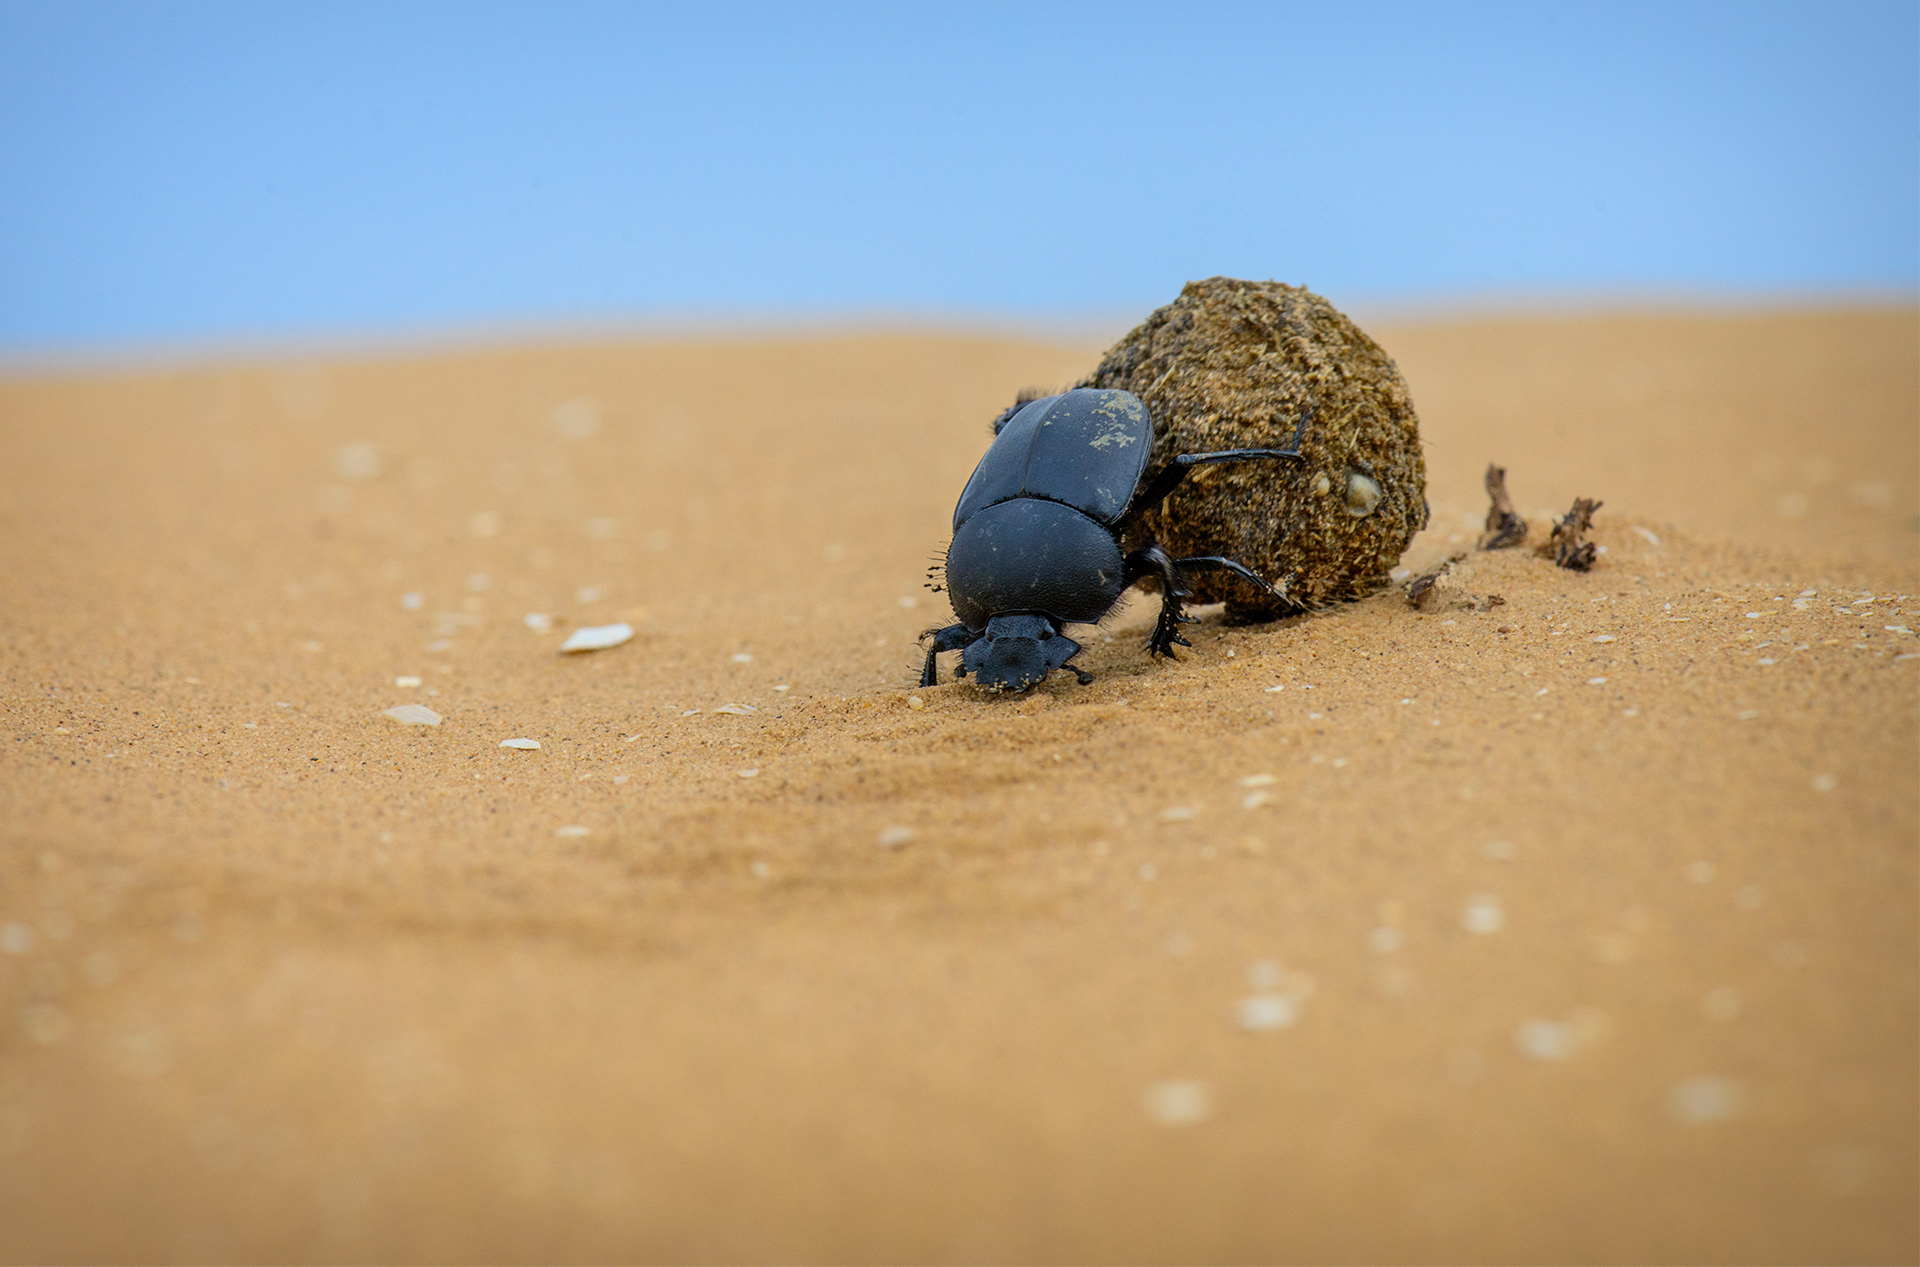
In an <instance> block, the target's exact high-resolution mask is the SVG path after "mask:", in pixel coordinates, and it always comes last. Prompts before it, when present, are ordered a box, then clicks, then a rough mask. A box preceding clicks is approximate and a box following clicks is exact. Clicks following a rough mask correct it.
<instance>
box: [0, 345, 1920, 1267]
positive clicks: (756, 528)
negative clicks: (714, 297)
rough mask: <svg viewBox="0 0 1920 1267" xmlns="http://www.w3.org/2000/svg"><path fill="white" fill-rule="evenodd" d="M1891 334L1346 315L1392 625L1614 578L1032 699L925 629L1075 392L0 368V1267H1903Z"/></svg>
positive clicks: (720, 351)
mask: <svg viewBox="0 0 1920 1267" xmlns="http://www.w3.org/2000/svg"><path fill="white" fill-rule="evenodd" d="M1917 326H1920V322H1917V321H1916V317H1915V315H1914V314H1913V313H1911V312H1885V313H1874V312H1830V313H1787V314H1777V315H1759V316H1741V317H1729V316H1717V317H1710V316H1698V317H1688V316H1665V317H1646V318H1626V317H1619V318H1607V319H1599V318H1592V319H1571V318H1569V319H1562V320H1546V319H1538V320H1528V321H1511V322H1480V323H1475V324H1455V325H1437V326H1425V327H1417V328H1405V329H1381V330H1375V331H1373V333H1374V334H1375V335H1376V337H1378V338H1379V339H1380V341H1381V342H1382V343H1383V344H1384V345H1385V346H1386V348H1387V349H1388V350H1389V351H1390V352H1392V353H1393V354H1394V355H1395V356H1396V358H1398V360H1399V362H1400V364H1401V366H1402V367H1403V369H1404V370H1405V372H1406V374H1407V376H1408V379H1409V381H1410V383H1411V384H1412V387H1413V391H1414V398H1415V400H1416V402H1417V404H1418V406H1419V408H1420V412H1421V417H1422V423H1423V431H1424V434H1425V436H1426V440H1427V455H1428V462H1429V469H1430V471H1431V473H1432V480H1431V487H1430V497H1431V501H1432V504H1433V510H1434V516H1433V525H1432V527H1431V528H1430V529H1429V531H1428V532H1427V533H1425V534H1424V535H1423V536H1422V537H1421V538H1420V539H1419V540H1418V541H1417V542H1416V543H1415V546H1414V548H1413V550H1412V551H1411V552H1410V554H1409V556H1408V559H1407V562H1408V564H1409V565H1410V566H1414V567H1422V566H1425V565H1426V564H1429V563H1432V562H1434V561H1436V560H1438V559H1441V558H1443V557H1445V556H1446V555H1447V554H1448V553H1450V552H1453V551H1458V550H1464V549H1468V548H1469V547H1470V546H1471V543H1472V540H1473V536H1474V533H1475V531H1476V529H1477V527H1478V524H1479V520H1480V517H1481V515H1482V514H1483V513H1484V509H1485V502H1484V500H1483V497H1482V494H1481V491H1480V486H1479V480H1480V473H1481V471H1482V469H1483V468H1484V466H1485V465H1486V463H1487V462H1488V461H1489V460H1498V461H1500V462H1502V463H1503V464H1505V465H1506V466H1507V467H1508V468H1509V469H1510V472H1511V475H1510V482H1511V485H1512V487H1513V490H1514V492H1515V494H1516V496H1517V498H1518V501H1519V504H1520V507H1521V509H1522V510H1523V511H1524V512H1525V513H1527V514H1528V515H1529V517H1531V518H1533V519H1534V520H1535V523H1534V538H1533V539H1534V541H1535V542H1536V543H1537V542H1539V541H1541V540H1543V539H1544V536H1545V531H1546V527H1547V524H1546V522H1545V514H1546V513H1547V512H1550V511H1556V512H1557V511H1563V510H1564V509H1565V508H1566V505H1567V504H1568V502H1570V501H1571V499H1572V498H1573V497H1574V496H1575V495H1579V494H1584V495H1589V496H1594V497H1599V498H1601V499H1603V500H1604V502H1605V507H1604V509H1603V510H1602V511H1601V513H1600V516H1599V520H1598V532H1597V540H1598V541H1599V542H1600V543H1601V544H1602V545H1604V546H1605V547H1606V553H1605V554H1604V555H1603V556H1602V557H1601V561H1600V564H1599V566H1598V568H1596V570H1595V571H1593V572H1592V573H1590V574H1586V575H1580V574H1574V573H1568V572H1563V571H1559V570H1557V569H1555V568H1553V567H1552V566H1551V565H1550V564H1548V563H1547V562H1545V561H1543V560H1541V559H1540V558H1538V557H1536V556H1535V555H1534V554H1533V553H1532V552H1531V551H1527V550H1516V551H1507V552H1502V553H1499V554H1493V555H1482V556H1478V557H1475V558H1471V559H1469V560H1468V561H1467V563H1466V564H1465V565H1464V566H1463V568H1462V570H1461V571H1460V572H1459V573H1458V575H1457V579H1458V582H1459V587H1460V593H1461V595H1462V596H1463V597H1462V602H1465V601H1467V600H1466V596H1472V595H1477V596H1480V597H1481V598H1482V599H1486V598H1487V597H1488V596H1491V595H1499V596H1500V597H1501V598H1503V599H1504V600H1505V601H1504V603H1503V604H1501V605H1498V606H1490V607H1489V608H1488V609H1487V610H1486V611H1484V612H1482V611H1476V610H1473V609H1471V608H1470V607H1462V608H1459V609H1456V610H1451V611H1439V612H1435V613H1432V614H1422V613H1416V612H1414V611H1412V610H1410V609H1409V608H1408V607H1407V605H1406V603H1405V602H1404V600H1403V599H1402V598H1401V597H1399V596H1398V595H1397V594H1395V593H1387V594H1382V595H1380V596H1378V597H1376V598H1374V599H1372V600H1369V601H1367V602H1364V603H1361V604H1357V605H1353V606H1350V607H1344V608H1340V609H1336V610H1331V611H1327V612H1324V613H1321V614H1319V615H1316V616H1313V617H1308V618H1302V619H1297V620H1292V621H1287V622H1284V623H1281V624H1277V625H1272V626H1265V627H1257V628H1226V627H1222V626H1221V625H1220V624H1219V623H1218V621H1217V620H1214V621H1209V622H1207V623H1205V624H1203V625H1201V626H1200V627H1198V629H1197V631H1196V632H1195V633H1193V634H1192V635H1191V636H1192V638H1193V642H1194V644H1195V645H1194V647H1193V649H1192V650H1191V651H1190V652H1187V653H1185V654H1184V655H1183V657H1182V659H1181V661H1180V663H1178V664H1173V665H1170V664H1166V663H1164V662H1163V663H1158V664H1151V663H1149V662H1148V660H1147V657H1146V655H1145V652H1144V647H1143V642H1144V619H1145V610H1144V608H1141V607H1137V606H1136V607H1135V608H1134V609H1132V610H1130V611H1129V612H1128V613H1126V614H1125V615H1123V616H1122V617H1121V618H1120V619H1118V620H1117V621H1115V622H1113V623H1112V626H1111V627H1110V628H1109V629H1108V630H1107V631H1106V633H1107V634H1108V635H1110V637H1107V638H1103V637H1102V636H1100V635H1099V634H1098V633H1096V634H1094V635H1093V636H1092V638H1091V643H1090V647H1089V651H1088V654H1087V655H1086V657H1085V663H1086V664H1087V667H1088V668H1090V669H1091V670H1092V671H1093V673H1094V674H1095V675H1096V677H1097V680H1096V682H1095V683H1094V684H1093V685H1091V686H1088V687H1080V686H1076V685H1074V684H1073V683H1072V680H1071V679H1070V678H1068V679H1064V680H1062V681H1061V682H1059V683H1058V684H1055V685H1052V686H1050V687H1049V688H1047V689H1045V690H1043V691H1040V692H1036V693H1035V694H1033V695H1031V696H1029V697H1026V698H1022V699H990V698H984V697H982V696H980V695H979V694H976V693H975V692H974V690H973V689H972V688H971V687H967V686H956V685H950V684H943V685H941V686H939V687H936V688H934V689H931V690H926V691H911V692H910V691H909V690H908V689H907V688H908V687H909V685H910V684H911V683H912V682H913V681H914V678H915V674H916V673H917V670H918V651H917V649H916V647H915V645H914V637H915V635H916V633H917V632H918V631H919V630H921V629H922V628H925V627H926V626H928V625H931V624H934V623H936V622H937V621H942V620H943V619H945V618H946V617H947V610H946V608H945V606H944V604H942V603H941V602H940V601H939V600H938V599H937V598H936V597H935V596H933V595H930V594H928V593H927V591H925V590H924V589H923V588H921V583H922V580H923V572H924V570H925V568H926V566H927V564H928V562H929V560H930V559H931V558H932V557H933V556H934V555H935V554H936V552H937V551H938V550H939V549H940V548H941V547H942V546H943V545H944V544H945V529H946V524H947V519H948V516H949V514H950V512H951V509H952V505H953V500H954V497H955V496H956V494H957V492H958V490H959V488H960V486H961V484H962V483H963V482H964V480H965V478H966V476H967V473H968V472H969V471H970V470H971V468H972V465H973V463H974V462H975V460H976V459H977V458H978V456H979V454H980V452H981V451H982V449H983V448H984V445H985V443H986V439H987V435H986V424H987V421H988V420H989V419H990V418H992V417H993V416H994V414H995V413H996V412H998V410H999V409H1000V408H1001V407H1002V406H1003V405H1004V404H1005V403H1007V401H1008V400H1009V399H1010V398H1011V396H1012V394H1013V392H1014V391H1015V390H1016V389H1017V388H1019V387H1021V386H1024V385H1027V384H1037V385H1042V386H1045V385H1055V384H1061V383H1065V382H1068V381H1071V380H1072V379H1074V378H1076V377H1077V376H1078V375H1080V374H1081V373H1083V372H1084V371H1085V370H1086V368H1087V367H1088V366H1089V365H1091V364H1092V362H1093V360H1094V359H1095V357H1096V355H1097V352H1098V348H1095V347H1091V346H1088V347H1048V346H1040V345H1034V344H1024V343H1017V342H1006V341H993V340H990V339H984V338H960V337H955V338H934V337H845V338H811V339H795V340H790V341H759V342H754V341H735V342H727V341H709V342H702V343H685V344H673V343H652V344H646V345H637V346H593V347H587V346H579V347H561V348H544V349H532V350H493V351H485V352H475V353H471V354H464V355H444V356H436V357H422V358H414V359H407V360H397V359H396V360H392V361H371V360H368V361H361V362H357V363H353V364H341V365H325V366H304V367H294V368H286V367H278V368H242V369H224V368H223V369H180V370H177V371H171V372H140V373H128V374H125V375H120V376H110V375H99V376H94V377H90V378H81V377H74V378H51V377H48V378H38V379H35V378H21V377H16V378H14V379H12V380H10V381H6V382H4V383H0V446H3V447H0V453H4V455H5V460H4V461H3V462H0V529H4V532H3V533H0V610H3V611H4V618H0V717H4V726H0V738H4V740H5V748H6V754H5V758H4V763H3V764H0V816H3V818H4V826H3V827H0V841H3V842H4V852H0V925H3V927H0V1004H4V1009H5V1010H4V1018H0V1019H4V1027H0V1258H4V1259H5V1260H7V1261H13V1262H24V1261H72V1260H86V1261H103V1260H147V1261H165V1260H176V1259H177V1260H195V1261H226V1260H246V1261H309V1260H327V1261H354V1260H380V1261H403V1260H420V1261H426V1260H432V1261H448V1260H464V1259H472V1260H513V1261H530V1260H545V1259H568V1260H596V1261H597V1260H612V1259H671V1260H729V1261H740V1260H755V1259H773V1260H783V1261H809V1260H861V1261H867V1260H886V1261H916V1260H929V1261H942V1260H946V1261H993V1260H1052V1261H1089V1260H1141V1261H1144V1260H1169V1261H1187V1260H1206V1261H1229V1260H1316V1261H1346V1260H1368V1259H1372V1260H1387V1259H1391V1260H1424V1259H1435V1260H1460V1261H1548V1260H1582V1261H1589V1260H1595V1261H1635V1260H1662V1261H1700V1262H1706V1261H1728V1262H1733V1261H1741V1262H1757V1261H1822V1262H1833V1261H1888V1262H1892V1261H1909V1262H1910V1261H1912V1260H1913V1259H1914V1257H1915V1256H1916V1254H1920V1243H1917V1240H1916V1215H1917V1211H1916V1196H1915V1194H1916V1191H1917V1190H1920V1157H1917V1156H1916V1121H1917V1120H1920V1105H1916V1087H1917V1086H1920V971H1917V969H1920V954H1917V953H1916V944H1917V935H1920V927H1917V925H1920V920H1917V919H1916V915H1917V913H1920V912H1917V910H1916V907H1917V905H1920V902H1917V900H1916V892H1917V891H1920V890H1917V888H1916V884H1917V881H1920V876H1916V851H1917V846H1920V769H1917V768H1916V753H1917V752H1920V733H1917V727H1916V704H1917V703H1920V688H1917V686H1916V675H1920V656H1916V654H1915V653H1916V652H1920V638H1916V637H1915V636H1914V634H1913V633H1911V632H1908V630H1910V629H1913V628H1920V611H1917V610H1916V609H1915V604H1916V602H1920V600H1916V599H1915V598H1914V597H1912V596H1913V595H1915V594H1916V593H1920V548H1917V547H1920V366H1917V365H1916V360H1917V359H1920V357H1917V355H1916V349H1920V338H1916V335H1920V328H1917ZM413 595H417V596H418V597H417V598H412V597H407V596H413ZM528 613H540V614H545V615H547V616H549V617H551V627H550V628H547V629H545V630H536V629H533V628H530V627H529V625H528V623H527V622H526V620H525V619H524V618H525V617H526V616H527V614H528ZM616 621H627V622H629V623H631V624H632V625H633V626H634V627H635V628H636V629H637V631H638V633H637V636H636V637H635V638H634V639H633V640H632V641H631V642H628V643H626V644H625V645H623V646H620V647H617V648H614V649H612V650H607V651H600V652H595V653H592V654H589V655H584V656H574V657H562V656H561V655H559V654H558V653H557V648H558V646H559V644H560V642H561V640H562V639H563V638H564V637H565V636H566V634H567V633H568V632H569V631H570V630H571V629H573V628H575V627H577V626H580V625H600V624H608V623H613V622H616ZM536 623H538V622H536ZM407 678H418V679H419V684H418V685H411V686H406V685H397V684H396V680H397V679H407ZM781 688H785V689H781ZM1281 688H1284V689H1281ZM916 701H917V702H916ZM403 704H420V705H426V706H428V707H430V708H432V709H433V710H435V711H436V712H438V713H440V714H442V715H444V718H445V720H444V722H443V723H442V724H441V725H439V726H438V727H404V726H401V725H399V724H397V723H395V722H393V721H390V720H388V719H387V718H386V717H384V716H382V710H385V709H388V708H391V707H394V706H398V705H403ZM729 704H732V705H739V706H742V708H741V710H740V711H735V712H726V711H718V710H720V709H721V708H722V706H724V705H729ZM520 737H524V738H531V739H536V740H538V741H539V742H540V744H541V747H540V748H539V750H537V751H524V750H513V749H503V748H501V747H500V746H499V745H500V743H501V741H502V740H506V739H511V738H520ZM567 829H574V830H567ZM883 840H884V841H887V842H891V843H886V844H883V843H882V841H883ZM1248 1024H1251V1025H1252V1026H1253V1028H1251V1029H1250V1028H1248Z"/></svg>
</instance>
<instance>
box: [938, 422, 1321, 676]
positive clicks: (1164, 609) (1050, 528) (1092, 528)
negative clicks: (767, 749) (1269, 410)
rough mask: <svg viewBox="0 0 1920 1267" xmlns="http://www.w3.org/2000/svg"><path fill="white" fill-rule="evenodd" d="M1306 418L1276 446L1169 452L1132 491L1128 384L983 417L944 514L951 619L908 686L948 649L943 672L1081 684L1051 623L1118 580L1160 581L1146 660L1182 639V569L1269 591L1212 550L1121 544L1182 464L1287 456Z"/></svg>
mask: <svg viewBox="0 0 1920 1267" xmlns="http://www.w3.org/2000/svg"><path fill="white" fill-rule="evenodd" d="M1306 424H1307V417H1306V416H1303V417H1302V418H1301V419H1300V422H1299V423H1298V425H1297V426H1296V427H1295V429H1294V439H1293V447H1292V448H1290V449H1233V450H1230V451H1228V452H1225V453H1183V454H1181V455H1179V456H1178V457H1176V458H1174V459H1173V460H1172V461H1170V462H1168V463H1167V465H1166V466H1165V467H1163V468H1162V469H1161V471H1160V472H1159V474H1157V475H1155V476H1154V477H1153V478H1152V479H1151V480H1148V481H1147V483H1146V485H1145V486H1144V487H1142V486H1141V477H1142V476H1144V475H1145V474H1146V469H1147V457H1148V453H1149V450H1151V449H1152V447H1153V419H1152V417H1151V416H1150V415H1149V414H1148V413H1147V407H1146V405H1145V404H1144V403H1143V402H1142V401H1141V399H1140V398H1139V397H1138V396H1135V395H1134V394H1133V393H1132V392H1123V391H1101V390H1095V389H1092V388H1079V389H1076V390H1074V391H1070V392H1064V393H1062V394H1060V395H1058V396H1045V397H1041V398H1040V399H1038V400H1033V401H1028V402H1026V403H1024V404H1021V405H1016V406H1015V407H1014V408H1012V409H1009V410H1008V411H1007V412H1006V413H1004V414H1002V415H1001V416H1000V418H999V419H998V420H997V421H996V422H995V423H994V441H993V444H992V446H991V447H989V448H988V449H987V453H986V456H985V457H983V458H981V459H980V465H979V466H977V467H975V468H974V471H973V478H971V479H969V480H968V481H967V487H966V489H965V490H964V491H963V492H962V493H961V494H960V504H959V505H958V506H956V507H954V511H953V544H952V545H950V546H949V547H948V548H947V575H946V588H947V591H948V593H949V595H950V596H951V598H952V600H953V614H954V615H956V616H958V617H959V618H960V623H959V624H957V625H948V626H947V627H946V628H945V629H929V630H927V631H926V633H924V634H922V635H921V637H922V638H928V637H931V638H932V640H933V641H932V642H930V643H929V644H928V645H927V664H926V668H925V669H924V670H922V671H921V674H920V685H922V686H932V685H933V684H934V683H935V682H936V681H937V680H938V673H937V665H936V663H935V660H934V657H935V656H937V655H939V654H940V653H941V652H942V651H959V652H961V653H962V654H961V657H960V664H959V667H958V668H956V669H955V670H954V676H955V677H956V678H963V677H965V676H967V674H969V673H971V674H973V675H974V677H975V680H976V681H978V682H979V683H980V684H981V685H982V686H986V687H991V688H992V689H994V690H1002V691H1024V690H1027V689H1028V688H1030V687H1033V686H1037V685H1039V684H1040V683H1041V682H1042V681H1044V680H1045V679H1046V676H1047V674H1049V673H1051V672H1053V671H1054V670H1055V669H1065V670H1067V671H1068V672H1069V673H1072V674H1073V675H1074V676H1075V677H1077V678H1079V679H1080V684H1081V685H1082V686H1084V685H1086V684H1087V683H1089V682H1091V681H1093V677H1092V675H1091V674H1089V673H1087V672H1086V671H1085V670H1083V669H1081V668H1079V667H1077V666H1075V665H1072V664H1069V663H1067V662H1068V661H1069V660H1071V659H1072V658H1073V657H1074V655H1075V654H1077V653H1078V652H1079V650H1080V644H1079V643H1077V642H1075V641H1073V639H1071V638H1068V637H1066V636H1065V635H1063V634H1062V633H1061V632H1060V627H1061V626H1062V625H1065V624H1069V623H1071V624H1086V625H1090V624H1094V623H1096V622H1098V621H1099V620H1101V619H1102V618H1103V617H1105V616H1106V615H1107V613H1108V612H1110V611H1112V610H1113V608H1114V605H1115V604H1117V603H1118V602H1119V601H1120V596H1121V595H1122V594H1123V593H1125V592H1126V590H1127V587H1128V586H1130V585H1133V584H1134V583H1135V582H1138V581H1143V580H1148V579H1152V580H1156V581H1158V582H1159V585H1160V618H1159V620H1158V621H1157V622H1155V624H1154V627H1153V634H1152V636H1151V637H1149V638H1148V640H1147V650H1148V652H1149V653H1150V654H1152V655H1166V656H1171V655H1172V654H1173V648H1174V647H1175V646H1176V645H1179V646H1183V647H1185V646H1191V645H1193V644H1191V643H1189V642H1188V641H1187V640H1186V639H1185V638H1182V637H1181V636H1180V626H1181V625H1182V624H1183V623H1189V622H1191V621H1192V619H1193V617H1190V616H1188V615H1186V614H1185V613H1184V612H1183V611H1182V610H1181V607H1180V600H1181V599H1183V598H1185V597H1187V592H1186V591H1185V590H1183V589H1181V587H1180V574H1181V572H1182V570H1183V569H1190V568H1219V569H1221V570H1223V571H1227V572H1231V573H1233V574H1234V575H1236V576H1239V577H1241V578H1242V579H1244V580H1246V581H1248V582H1250V583H1252V584H1254V585H1258V586H1260V587H1261V588H1262V589H1264V590H1266V591H1267V592H1268V593H1273V589H1272V587H1271V586H1269V585H1268V584H1267V583H1266V582H1265V581H1263V580H1261V579H1260V578H1259V577H1258V576H1257V575H1255V574H1254V573H1253V572H1252V571H1250V570H1249V569H1248V568H1246V567H1245V566H1244V565H1242V564H1239V563H1236V562H1234V561H1233V560H1232V559H1225V558H1220V557H1218V556H1216V555H1204V556H1200V557H1196V558H1191V559H1173V558H1169V557H1168V556H1167V553H1166V551H1164V550H1162V549H1161V548H1160V547H1159V546H1157V545H1155V544H1153V543H1152V542H1145V543H1143V544H1137V546H1136V548H1135V549H1133V550H1132V551H1131V552H1129V551H1128V550H1127V549H1126V548H1125V543H1128V542H1129V541H1131V540H1132V539H1133V537H1134V536H1135V534H1136V532H1137V530H1138V526H1139V523H1140V519H1141V516H1143V515H1144V514H1146V512H1148V511H1150V510H1152V509H1153V508H1154V507H1155V506H1158V505H1159V504H1160V503H1161V502H1163V501H1165V500H1166V498H1167V495H1168V494H1169V493H1171V492H1173V490H1174V489H1176V488H1178V487H1179V486H1180V482H1181V481H1182V480H1184V479H1186V477H1187V472H1188V471H1190V470H1192V469H1193V468H1194V467H1196V466H1199V465H1201V464H1202V463H1206V462H1240V461H1245V460H1247V459H1251V458H1297V457H1299V456H1300V437H1301V436H1302V435H1304V434H1305V429H1306Z"/></svg>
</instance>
